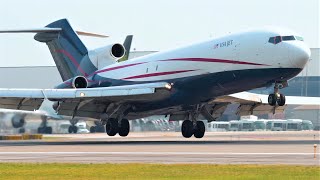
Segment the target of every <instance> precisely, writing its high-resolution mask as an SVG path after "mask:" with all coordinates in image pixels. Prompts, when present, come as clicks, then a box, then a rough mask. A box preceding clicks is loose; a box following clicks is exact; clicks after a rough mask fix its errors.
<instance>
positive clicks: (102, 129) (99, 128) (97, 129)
mask: <svg viewBox="0 0 320 180" xmlns="http://www.w3.org/2000/svg"><path fill="white" fill-rule="evenodd" d="M95 129H96V132H97V133H104V132H105V128H104V126H103V125H101V124H100V125H97V126H95Z"/></svg>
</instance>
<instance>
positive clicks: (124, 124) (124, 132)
mask: <svg viewBox="0 0 320 180" xmlns="http://www.w3.org/2000/svg"><path fill="white" fill-rule="evenodd" d="M129 132H130V124H129V121H128V119H122V120H121V122H120V124H119V135H120V136H122V137H126V136H128V134H129Z"/></svg>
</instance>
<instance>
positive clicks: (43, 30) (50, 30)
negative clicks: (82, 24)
mask: <svg viewBox="0 0 320 180" xmlns="http://www.w3.org/2000/svg"><path fill="white" fill-rule="evenodd" d="M60 31H62V28H48V27H45V28H34V29H7V30H0V33H56V32H60ZM76 33H77V34H78V35H80V36H90V37H98V38H107V37H109V36H107V35H103V34H97V33H91V32H85V31H76Z"/></svg>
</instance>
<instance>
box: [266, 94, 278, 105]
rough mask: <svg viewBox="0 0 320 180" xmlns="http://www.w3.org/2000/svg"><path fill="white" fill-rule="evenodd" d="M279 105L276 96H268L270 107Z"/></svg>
mask: <svg viewBox="0 0 320 180" xmlns="http://www.w3.org/2000/svg"><path fill="white" fill-rule="evenodd" d="M276 103H277V97H276V95H275V94H269V96H268V104H269V105H270V106H275V105H276Z"/></svg>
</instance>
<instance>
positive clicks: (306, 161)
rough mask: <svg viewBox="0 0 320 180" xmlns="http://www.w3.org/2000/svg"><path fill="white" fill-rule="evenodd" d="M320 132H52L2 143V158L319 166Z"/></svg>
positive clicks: (0, 153) (12, 160)
mask: <svg viewBox="0 0 320 180" xmlns="http://www.w3.org/2000/svg"><path fill="white" fill-rule="evenodd" d="M314 144H319V132H317V131H314V132H313V131H310V132H208V133H207V134H206V137H205V138H203V139H195V138H190V139H185V138H182V137H180V133H178V132H162V133H160V132H156V133H132V134H130V136H129V137H127V138H122V137H118V136H115V137H109V136H107V135H106V134H83V135H81V134H77V135H47V136H45V139H44V140H40V141H39V140H35V141H0V162H74V163H169V164H170V163H209V164H294V165H319V156H320V154H319V147H318V148H317V151H316V159H314Z"/></svg>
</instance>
